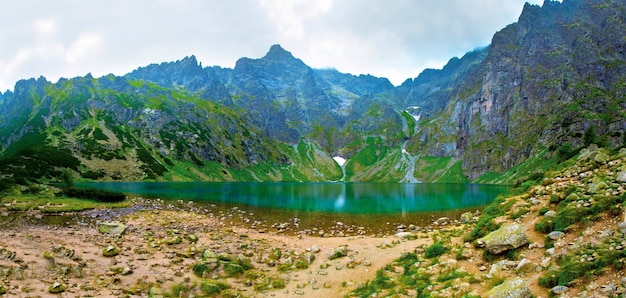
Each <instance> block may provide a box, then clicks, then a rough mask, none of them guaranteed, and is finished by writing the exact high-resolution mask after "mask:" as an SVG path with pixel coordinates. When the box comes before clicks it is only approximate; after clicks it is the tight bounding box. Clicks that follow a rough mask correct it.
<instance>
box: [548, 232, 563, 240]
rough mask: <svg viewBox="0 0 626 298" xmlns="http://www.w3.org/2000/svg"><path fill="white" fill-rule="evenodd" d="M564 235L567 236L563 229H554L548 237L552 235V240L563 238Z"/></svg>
mask: <svg viewBox="0 0 626 298" xmlns="http://www.w3.org/2000/svg"><path fill="white" fill-rule="evenodd" d="M563 236H565V233H563V232H561V231H553V232H550V234H548V237H550V239H552V240H556V239H559V238H562V237H563Z"/></svg>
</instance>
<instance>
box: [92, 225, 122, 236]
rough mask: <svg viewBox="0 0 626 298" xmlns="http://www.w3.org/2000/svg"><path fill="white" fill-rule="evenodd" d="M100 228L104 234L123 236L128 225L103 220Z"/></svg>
mask: <svg viewBox="0 0 626 298" xmlns="http://www.w3.org/2000/svg"><path fill="white" fill-rule="evenodd" d="M98 230H99V231H100V233H102V234H109V235H115V236H121V235H122V234H124V231H126V225H124V224H123V223H119V222H101V223H100V224H99V225H98Z"/></svg>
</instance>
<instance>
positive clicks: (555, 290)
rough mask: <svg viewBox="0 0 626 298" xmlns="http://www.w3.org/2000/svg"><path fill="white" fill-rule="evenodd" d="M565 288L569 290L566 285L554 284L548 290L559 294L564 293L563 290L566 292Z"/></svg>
mask: <svg viewBox="0 0 626 298" xmlns="http://www.w3.org/2000/svg"><path fill="white" fill-rule="evenodd" d="M567 290H569V288H568V287H566V286H556V287H554V288H552V289H550V292H552V293H554V294H556V295H561V294H564V293H565V292H567Z"/></svg>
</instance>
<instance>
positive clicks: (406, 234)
mask: <svg viewBox="0 0 626 298" xmlns="http://www.w3.org/2000/svg"><path fill="white" fill-rule="evenodd" d="M394 237H396V238H401V239H405V238H410V237H415V233H413V232H399V233H396V234H395V235H394Z"/></svg>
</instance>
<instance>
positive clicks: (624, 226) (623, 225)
mask: <svg viewBox="0 0 626 298" xmlns="http://www.w3.org/2000/svg"><path fill="white" fill-rule="evenodd" d="M617 229H619V231H620V232H622V234H626V221H624V222H620V223H619V224H617Z"/></svg>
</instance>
